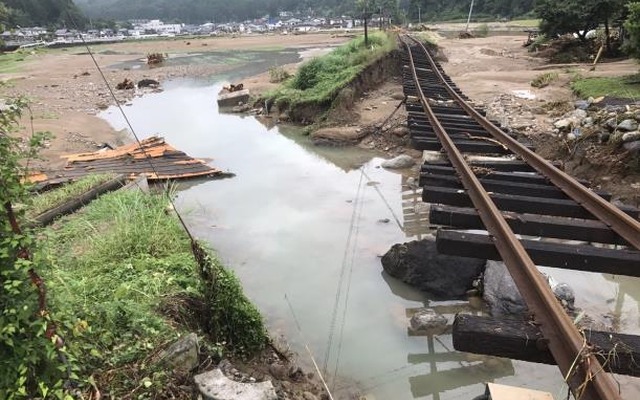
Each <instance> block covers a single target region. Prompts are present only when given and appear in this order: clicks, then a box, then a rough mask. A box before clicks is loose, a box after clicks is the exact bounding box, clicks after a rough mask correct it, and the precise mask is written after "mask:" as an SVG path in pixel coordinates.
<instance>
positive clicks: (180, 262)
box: [39, 191, 266, 398]
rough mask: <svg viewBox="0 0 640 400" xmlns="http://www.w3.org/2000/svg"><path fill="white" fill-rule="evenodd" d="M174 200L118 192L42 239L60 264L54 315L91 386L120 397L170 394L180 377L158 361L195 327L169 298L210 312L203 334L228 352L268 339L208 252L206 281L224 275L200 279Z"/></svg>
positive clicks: (52, 288)
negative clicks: (174, 313)
mask: <svg viewBox="0 0 640 400" xmlns="http://www.w3.org/2000/svg"><path fill="white" fill-rule="evenodd" d="M168 203H169V198H168V197H167V196H166V195H159V196H150V195H146V194H144V193H141V192H137V191H118V192H114V193H110V194H106V195H103V196H101V197H100V198H98V199H97V200H95V201H93V202H92V203H91V204H90V205H88V206H87V207H85V209H83V211H82V212H81V213H79V214H76V215H72V216H67V217H63V218H62V219H61V220H60V221H59V222H58V223H57V224H55V225H54V226H52V227H50V228H48V229H46V230H44V231H43V232H42V234H41V239H42V249H41V251H40V253H39V257H43V258H47V259H48V260H49V261H50V262H49V264H50V265H51V268H50V269H49V270H47V271H43V275H44V278H45V281H46V282H47V283H48V289H49V295H50V299H51V303H52V309H55V310H56V315H54V318H55V319H56V320H60V321H72V322H70V323H68V324H67V325H66V326H64V327H60V329H61V330H62V331H63V335H64V336H65V338H66V346H67V348H68V349H69V354H70V356H71V357H73V358H75V359H76V360H77V362H76V365H78V368H79V370H78V371H77V372H76V374H77V376H78V377H79V381H80V384H81V385H84V387H83V390H86V389H87V387H88V386H89V383H88V382H91V379H93V380H94V381H95V383H92V384H95V385H97V387H98V388H99V389H100V390H101V391H102V392H103V394H105V392H106V393H108V394H109V395H110V397H111V398H125V397H129V396H131V393H133V392H134V391H135V394H136V398H155V397H156V396H157V395H158V394H159V393H161V392H162V390H163V387H164V383H165V382H166V381H167V380H168V379H170V378H171V377H170V376H169V375H168V374H167V373H165V372H163V371H162V370H160V369H159V367H158V366H156V365H155V364H153V363H151V362H149V360H150V359H151V358H153V356H154V354H155V353H156V352H157V349H159V348H162V347H163V346H165V345H166V344H167V343H170V342H171V341H173V340H175V339H176V338H177V337H178V336H179V335H180V334H182V333H184V332H185V331H186V329H193V328H194V324H188V325H189V326H184V325H180V324H178V323H176V319H175V318H173V319H169V318H166V313H164V312H161V309H165V310H166V308H167V307H166V302H167V301H168V299H172V298H173V299H178V298H183V299H189V298H190V299H196V300H194V304H195V303H198V304H201V305H202V307H203V310H202V309H201V310H199V311H198V312H199V313H201V315H199V318H200V319H199V323H198V324H197V325H198V326H199V327H201V328H202V331H201V332H200V334H204V335H206V336H209V337H211V338H213V339H215V340H216V341H217V340H219V339H220V340H219V341H220V343H222V342H224V343H225V345H224V347H225V349H224V351H228V352H233V353H235V354H250V352H251V351H256V350H259V349H261V348H262V347H261V346H264V344H265V343H266V334H265V330H264V327H263V325H262V319H261V317H260V315H259V313H258V311H257V310H256V309H255V307H253V305H251V303H249V301H248V300H247V299H246V297H245V296H244V295H243V293H242V290H241V287H240V284H239V283H238V281H237V280H236V279H235V277H234V276H233V274H232V273H231V272H229V271H227V270H226V269H225V268H224V267H223V266H222V265H220V264H219V262H218V261H217V260H216V259H215V257H214V256H212V255H211V254H210V253H208V252H207V253H206V257H207V259H208V260H210V263H209V264H208V265H209V266H210V267H208V268H206V270H207V273H206V275H207V276H211V277H214V278H215V279H214V280H207V281H205V280H203V279H202V277H201V276H199V275H202V274H203V271H202V268H200V267H199V266H198V264H197V263H196V261H195V259H194V257H193V254H192V252H191V243H190V241H189V239H188V238H187V236H186V234H185V233H184V231H183V230H182V228H181V226H180V225H179V223H178V221H177V219H176V218H174V217H173V216H172V215H171V213H170V212H168V211H167V204H168ZM223 305H224V307H223ZM163 314H164V315H163ZM208 328H212V329H215V331H213V330H209V329H208ZM220 346H222V345H220ZM213 347H215V346H213ZM89 377H92V378H91V379H90V378H89ZM140 396H142V397H140Z"/></svg>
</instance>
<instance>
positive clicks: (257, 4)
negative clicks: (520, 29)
mask: <svg viewBox="0 0 640 400" xmlns="http://www.w3.org/2000/svg"><path fill="white" fill-rule="evenodd" d="M534 2H535V0H476V2H475V3H476V5H475V12H474V14H476V15H478V16H491V17H515V16H520V15H523V14H526V13H527V12H530V11H531V10H532V9H533V4H534ZM76 3H77V4H78V6H80V8H82V10H83V11H85V13H86V14H87V15H88V16H90V17H96V18H98V17H99V18H111V19H116V20H123V19H132V18H162V19H167V20H179V21H182V22H204V21H216V22H225V21H229V20H236V21H239V20H244V19H251V18H257V17H262V16H264V15H267V14H269V15H271V16H277V15H278V12H280V11H292V12H296V11H299V12H303V13H305V14H314V15H317V16H323V17H325V16H336V15H343V14H350V15H358V14H361V13H362V4H364V3H367V4H368V9H369V10H370V11H373V12H376V11H379V10H380V9H381V8H382V9H383V10H384V11H385V13H387V14H388V15H396V16H398V18H402V19H404V18H405V17H406V18H408V19H409V20H417V19H418V9H420V13H421V17H422V19H423V20H425V21H426V20H436V19H443V18H447V19H450V18H461V17H464V16H466V14H467V13H468V12H469V4H470V3H471V2H470V0H358V1H356V0H234V1H228V0H76ZM358 4H359V6H358ZM396 22H403V21H396Z"/></svg>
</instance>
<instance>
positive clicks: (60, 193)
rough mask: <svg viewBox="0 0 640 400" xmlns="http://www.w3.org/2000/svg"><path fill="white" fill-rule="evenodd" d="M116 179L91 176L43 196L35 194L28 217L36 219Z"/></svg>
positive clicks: (108, 175) (105, 176) (111, 176)
mask: <svg viewBox="0 0 640 400" xmlns="http://www.w3.org/2000/svg"><path fill="white" fill-rule="evenodd" d="M114 177H115V175H112V174H101V175H89V176H87V177H84V178H82V179H80V180H78V181H76V182H72V183H69V184H66V185H64V186H62V187H60V188H57V189H55V190H50V191H48V192H45V193H43V194H35V195H34V197H32V203H31V204H30V205H29V208H28V209H27V216H28V217H36V216H38V215H40V214H42V213H44V212H45V211H49V210H51V209H52V208H55V207H57V206H60V205H62V204H64V203H66V202H68V201H69V200H71V199H73V198H76V197H78V196H80V195H81V194H83V193H85V192H86V191H88V190H90V189H92V188H94V187H96V186H98V185H101V184H103V183H105V182H107V181H109V180H111V179H113V178H114Z"/></svg>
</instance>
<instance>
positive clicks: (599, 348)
mask: <svg viewBox="0 0 640 400" xmlns="http://www.w3.org/2000/svg"><path fill="white" fill-rule="evenodd" d="M583 333H584V337H585V339H586V342H587V343H588V344H589V345H591V346H594V348H593V350H591V351H592V352H593V354H595V355H596V357H598V358H599V359H600V362H601V364H602V365H603V367H604V368H605V369H606V370H607V371H608V372H613V373H616V374H622V375H631V376H640V363H639V362H638V360H640V337H639V336H633V335H625V334H621V333H612V332H600V331H594V330H584V331H583ZM453 347H454V348H455V349H456V350H458V351H464V352H467V353H475V354H485V355H491V356H496V357H505V358H511V359H514V360H522V361H529V362H536V363H542V364H552V365H553V364H555V361H554V359H553V356H552V355H551V352H549V349H548V348H547V346H546V341H545V339H544V338H543V337H542V333H541V332H540V330H539V329H538V327H537V326H536V325H535V324H534V323H532V322H530V321H524V320H519V319H504V318H495V317H488V316H482V317H480V316H475V315H463V314H458V315H457V316H456V318H455V321H454V323H453Z"/></svg>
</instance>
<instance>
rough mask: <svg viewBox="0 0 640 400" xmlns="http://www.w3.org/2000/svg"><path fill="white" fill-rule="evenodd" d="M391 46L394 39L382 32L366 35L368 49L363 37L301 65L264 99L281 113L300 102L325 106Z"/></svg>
mask: <svg viewBox="0 0 640 400" xmlns="http://www.w3.org/2000/svg"><path fill="white" fill-rule="evenodd" d="M395 47H396V41H395V38H394V37H393V36H391V35H387V34H386V33H383V32H376V33H373V34H371V35H369V44H368V46H365V43H364V37H359V38H357V39H354V40H352V41H350V42H349V43H347V44H345V45H343V46H341V47H338V48H337V49H335V50H334V51H332V52H331V53H329V54H327V55H325V56H322V57H317V58H314V59H313V60H311V61H309V62H307V63H305V64H304V65H302V66H301V67H300V69H299V70H298V72H297V73H296V75H295V76H294V77H293V78H292V79H290V80H288V81H286V82H285V83H284V84H283V85H282V86H281V87H280V88H278V89H276V90H275V91H273V92H271V93H268V94H267V97H268V98H270V99H271V100H272V101H275V104H276V105H277V106H278V107H279V108H280V109H282V110H284V109H286V108H287V107H295V106H296V105H297V104H302V103H316V104H319V105H328V104H330V103H331V101H333V99H334V98H335V96H336V95H337V94H338V92H339V91H340V90H341V89H342V88H344V87H345V86H346V85H347V84H348V83H349V82H351V81H352V80H353V79H354V78H355V77H356V76H357V75H358V73H359V72H361V71H362V70H363V69H364V68H365V67H367V66H368V65H370V64H371V63H373V62H375V61H377V60H379V59H380V58H382V57H383V56H384V55H386V54H387V53H389V52H390V51H391V50H393V49H394V48H395Z"/></svg>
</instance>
